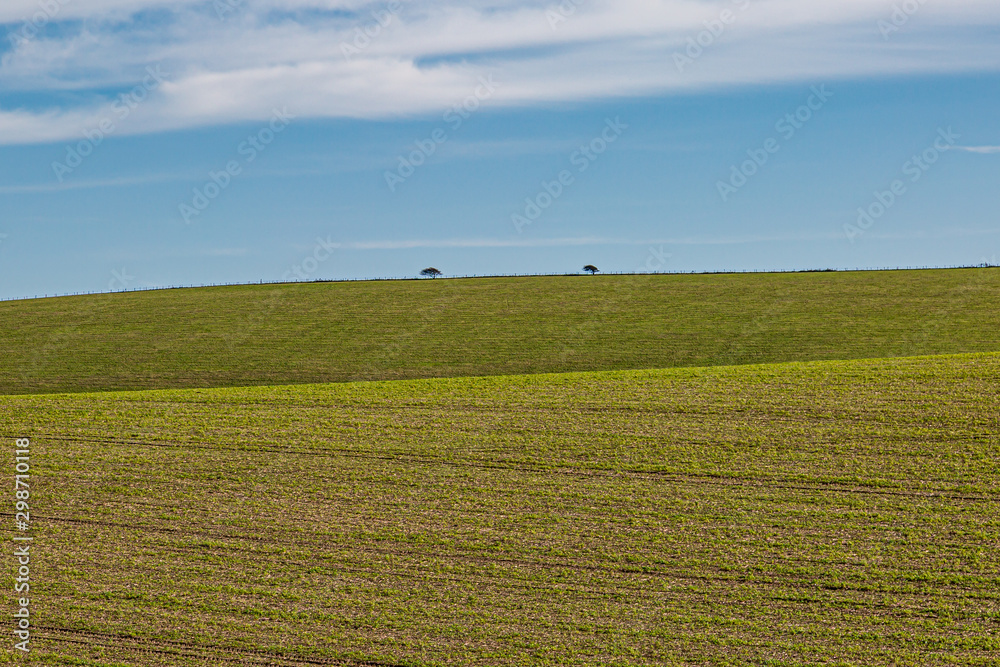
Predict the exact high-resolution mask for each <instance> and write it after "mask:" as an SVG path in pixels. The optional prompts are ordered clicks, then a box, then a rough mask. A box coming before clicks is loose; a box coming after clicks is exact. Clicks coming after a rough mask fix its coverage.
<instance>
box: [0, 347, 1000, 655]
mask: <svg viewBox="0 0 1000 667" xmlns="http://www.w3.org/2000/svg"><path fill="white" fill-rule="evenodd" d="M998 395H1000V355H998V354H981V355H967V356H953V357H934V358H915V359H896V360H876V361H847V362H815V363H794V364H783V365H762V366H740V367H722V368H682V369H671V370H654V371H630V372H603V373H573V374H560V375H533V376H518V377H483V378H466V379H440V380H415V381H400V382H378V383H352V384H326V385H300V386H281V387H252V388H240V389H192V390H166V391H145V392H119V393H105V394H82V393H81V394H67V395H41V396H6V397H0V423H2V424H4V426H3V430H4V431H5V432H6V433H7V435H8V436H10V437H13V436H14V434H18V435H22V436H23V435H27V436H30V437H31V438H32V457H33V458H32V465H33V473H34V474H35V475H36V476H37V484H38V488H39V492H38V498H37V500H34V499H33V505H32V510H33V512H37V513H38V515H37V517H35V519H34V523H35V534H36V540H37V542H36V544H37V548H38V553H39V554H40V556H39V563H38V565H39V569H38V573H39V574H38V588H37V591H35V592H34V595H35V599H34V601H33V603H32V604H33V609H34V610H36V612H37V615H38V629H37V638H36V641H37V644H36V645H35V652H34V653H33V659H34V660H36V661H37V662H38V664H73V663H72V660H73V659H75V660H79V661H80V662H79V663H77V664H91V665H149V666H153V665H156V666H163V665H226V664H267V665H316V664H331V665H334V664H338V665H361V664H368V665H370V664H384V665H483V666H486V665H500V664H502V665H528V664H531V665H536V664H550V665H650V664H656V665H673V664H688V663H694V664H704V665H708V664H711V665H727V664H728V665H734V664H775V665H778V664H782V665H806V664H809V665H812V664H823V663H829V664H843V665H866V666H870V665H899V664H963V665H976V664H979V665H989V664H995V660H996V655H997V654H998V651H1000V640H998V635H997V629H998V623H1000V556H998V553H1000V550H998V549H997V545H998V543H1000V492H998V490H997V489H1000V483H998V482H1000V468H998V466H997V461H998V460H1000V414H998V412H997V410H996V397H997V396H998ZM8 532H10V527H9V528H8ZM7 560H8V567H6V569H5V572H12V571H13V570H12V569H11V567H9V565H10V563H9V560H10V559H9V558H8V559H7ZM33 563H34V561H33ZM8 583H10V582H8ZM33 583H34V582H33ZM0 651H2V652H0V656H3V657H5V658H6V659H7V660H8V661H10V660H13V657H12V654H11V651H10V647H9V645H8V646H2V647H0Z"/></svg>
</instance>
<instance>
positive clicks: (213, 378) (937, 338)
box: [0, 269, 1000, 394]
mask: <svg viewBox="0 0 1000 667" xmlns="http://www.w3.org/2000/svg"><path fill="white" fill-rule="evenodd" d="M998 304H1000V269H967V270H942V271H900V272H863V273H799V274H750V275H663V276H595V277H590V276H581V277H535V278H484V279H467V280H435V281H400V282H355V283H310V284H294V285H261V286H241V287H218V288H201V289H182V290H165V291H155V292H138V293H127V294H106V295H91V296H79V297H63V298H55V299H41V300H31V301H15V302H6V303H0V349H2V350H3V354H2V359H0V393H7V394H14V393H37V392H75V391H93V390H116V389H146V388H184V387H211V386H241V385H265V384H294V383H309V382H337V381H348V380H378V379H403V378H427V377H446V376H447V377H453V376H478V375H499V374H530V373H542V372H562V371H590V370H618V369H642V368H665V367H677V366H713V365H732V364H745V363H764V362H782V361H807V360H820V359H852V358H875V357H899V356H913V355H919V354H949V353H963V352H983V351H995V350H1000V342H998V340H1000V333H998V332H1000V308H998V307H997V306H998Z"/></svg>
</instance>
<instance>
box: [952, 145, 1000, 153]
mask: <svg viewBox="0 0 1000 667" xmlns="http://www.w3.org/2000/svg"><path fill="white" fill-rule="evenodd" d="M952 150H956V151H965V152H966V153H980V154H983V155H989V154H991V153H1000V146H954V147H952Z"/></svg>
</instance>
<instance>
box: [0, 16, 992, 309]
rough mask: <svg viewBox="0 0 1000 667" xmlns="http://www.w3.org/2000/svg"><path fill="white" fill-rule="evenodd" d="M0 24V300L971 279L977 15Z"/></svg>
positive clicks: (982, 28)
mask: <svg viewBox="0 0 1000 667" xmlns="http://www.w3.org/2000/svg"><path fill="white" fill-rule="evenodd" d="M0 22H2V23H3V29H4V30H5V31H6V37H5V38H4V39H2V41H0V298H10V297H19V296H34V295H36V294H52V293H66V292H76V291H92V290H97V291H101V290H108V289H109V288H114V289H120V288H122V287H128V288H143V287H154V286H163V285H172V284H205V283H213V282H250V281H257V280H265V281H271V280H281V279H283V278H284V279H298V280H301V279H308V280H311V279H325V278H364V277H381V276H399V277H404V276H414V275H416V274H417V273H418V272H419V271H420V269H422V268H424V267H426V266H431V265H433V266H436V267H438V268H440V269H441V270H442V271H444V272H445V274H446V275H465V274H484V273H514V272H517V273H562V272H574V271H579V270H580V267H582V266H583V265H584V264H587V263H593V264H596V265H597V266H598V267H600V268H601V269H603V270H605V271H633V270H642V269H652V270H661V271H692V270H694V271H701V270H754V269H800V268H855V267H886V266H892V267H895V266H918V265H919V266H923V265H941V266H943V265H959V264H961V265H968V264H978V263H981V262H991V263H1000V260H998V257H1000V219H998V216H997V211H998V204H1000V189H998V188H997V187H996V184H997V183H998V182H1000V148H998V146H1000V127H998V123H997V121H996V117H997V111H998V109H1000V40H998V37H1000V6H998V5H996V3H987V2H978V1H973V0H968V1H966V0H955V1H953V2H947V3H945V2H934V1H933V0H925V2H919V1H918V0H908V2H905V3H904V2H895V3H894V2H884V1H882V0H840V1H839V2H827V1H826V0H816V1H815V2H810V3H802V2H791V1H790V0H735V1H733V0H719V1H717V2H707V1H695V0H686V1H678V0H659V1H657V0H633V1H631V2H621V1H617V0H607V1H604V2H596V1H595V2H591V1H589V0H577V1H576V2H574V0H564V2H562V4H559V3H555V2H552V3H546V2H529V1H524V0H496V1H495V2H482V1H479V0H473V1H471V2H463V3H452V2H423V1H421V0H411V1H409V2H398V3H397V2H394V1H391V0H390V1H381V2H374V3H371V2H366V1H365V0H242V1H241V0H217V1H212V2H196V1H190V2H178V1H174V2H160V1H158V0H90V1H88V2H85V3H84V2H77V1H76V0H42V1H41V2H39V1H38V0H6V1H5V3H4V5H3V7H2V8H0ZM366 30H367V32H368V34H369V36H366V35H365V31H366ZM699 42H700V44H699Z"/></svg>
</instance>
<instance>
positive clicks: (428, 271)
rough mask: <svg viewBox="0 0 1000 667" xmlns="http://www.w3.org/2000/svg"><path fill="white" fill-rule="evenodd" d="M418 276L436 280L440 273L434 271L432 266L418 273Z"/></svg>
mask: <svg viewBox="0 0 1000 667" xmlns="http://www.w3.org/2000/svg"><path fill="white" fill-rule="evenodd" d="M420 275H422V276H427V277H428V278H437V277H438V276H440V275H441V272H440V271H438V270H437V269H435V268H434V267H433V266H429V267H427V268H426V269H424V270H423V271H421V272H420Z"/></svg>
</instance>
